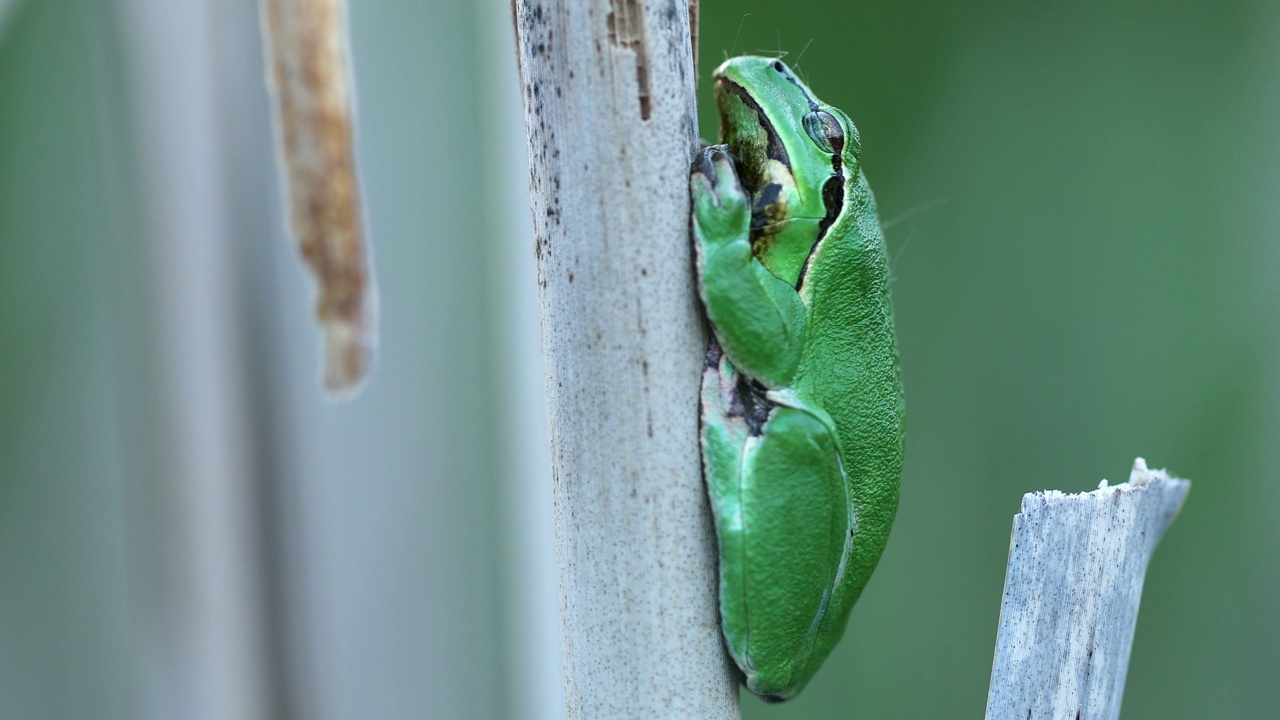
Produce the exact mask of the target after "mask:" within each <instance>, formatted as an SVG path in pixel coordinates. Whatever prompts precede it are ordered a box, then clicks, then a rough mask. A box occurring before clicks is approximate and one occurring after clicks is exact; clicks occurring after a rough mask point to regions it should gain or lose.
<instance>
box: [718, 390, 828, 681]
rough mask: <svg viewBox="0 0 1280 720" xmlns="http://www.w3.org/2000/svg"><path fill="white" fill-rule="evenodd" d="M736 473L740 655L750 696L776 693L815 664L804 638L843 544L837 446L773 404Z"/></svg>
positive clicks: (817, 427) (813, 421)
mask: <svg viewBox="0 0 1280 720" xmlns="http://www.w3.org/2000/svg"><path fill="white" fill-rule="evenodd" d="M742 475H743V477H742V490H741V508H742V510H741V514H742V525H743V543H742V547H741V559H740V562H741V563H742V566H743V573H742V578H743V580H742V585H741V590H740V592H741V593H742V598H743V600H742V602H743V605H744V607H745V615H746V618H747V619H746V624H747V636H748V637H747V655H748V658H749V662H750V664H751V665H752V666H753V668H754V669H755V674H756V675H757V678H756V679H755V680H756V684H757V685H758V686H759V688H760V689H759V690H757V691H758V692H759V691H763V692H765V693H770V692H783V691H785V690H786V688H787V687H789V686H791V685H793V684H794V683H795V682H801V683H803V682H804V680H807V679H808V675H809V674H811V673H812V671H813V669H814V668H815V667H816V666H815V665H814V664H813V662H812V661H813V660H814V659H815V658H812V657H811V654H812V651H813V639H814V638H813V634H814V632H815V631H816V630H817V626H818V623H819V621H820V620H821V619H822V615H823V613H825V611H826V607H827V602H828V601H829V599H830V591H831V587H832V584H833V582H834V580H835V575H836V573H837V572H838V571H839V568H840V564H841V560H842V555H843V553H844V552H845V549H846V547H847V546H848V545H847V535H848V533H849V531H850V530H849V528H850V509H849V499H848V492H847V490H846V485H845V480H844V473H843V470H842V469H841V464H840V456H839V444H838V442H837V440H836V438H835V437H834V435H832V433H831V431H830V428H829V427H828V426H827V425H826V424H824V423H822V422H821V421H819V420H818V418H817V417H815V416H814V415H812V414H810V413H808V412H806V411H804V410H799V409H795V408H791V407H777V408H775V409H774V410H773V412H772V413H771V416H770V418H769V421H768V422H767V423H766V424H765V426H764V428H763V432H762V434H761V435H759V436H757V437H754V438H751V439H749V440H748V442H747V444H746V452H745V453H744V463H743V473H742ZM816 660H818V661H821V658H816Z"/></svg>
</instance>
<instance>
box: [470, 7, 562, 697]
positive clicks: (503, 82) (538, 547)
mask: <svg viewBox="0 0 1280 720" xmlns="http://www.w3.org/2000/svg"><path fill="white" fill-rule="evenodd" d="M479 12H480V14H481V18H480V20H481V22H480V23H479V33H480V42H479V43H478V45H477V49H478V50H479V53H478V56H477V60H478V62H479V63H481V67H482V70H481V71H482V72H483V73H484V76H483V79H484V80H485V82H484V83H483V84H484V86H486V87H487V88H489V92H488V93H487V94H486V97H485V99H486V100H487V101H488V103H489V105H490V106H489V108H488V111H487V112H484V113H481V117H482V118H484V120H485V122H486V123H487V124H488V127H486V128H485V129H484V132H483V137H486V138H488V143H487V144H486V145H487V150H488V156H487V158H486V160H487V162H486V164H485V168H484V171H485V173H486V178H485V185H486V187H490V188H493V189H494V192H493V195H494V196H495V197H497V198H500V199H499V200H498V202H496V203H494V210H495V212H494V213H493V214H492V215H490V216H489V217H488V218H487V219H488V222H490V223H492V225H493V227H492V228H491V232H490V233H489V234H490V235H491V236H492V237H493V238H494V239H495V241H494V242H493V243H492V248H493V249H492V256H491V257H490V259H489V263H488V264H489V267H490V268H491V272H492V273H494V276H493V277H492V278H491V282H490V284H489V285H490V287H492V288H494V292H495V294H496V295H497V297H496V299H495V302H494V307H495V310H496V313H495V314H496V315H497V318H496V320H497V322H496V323H495V328H496V332H495V333H494V337H495V342H494V347H493V355H494V357H495V358H497V362H499V363H501V365H500V367H498V368H496V370H497V371H498V372H497V383H498V384H499V385H500V386H501V387H500V388H499V389H498V392H497V393H495V395H496V398H497V401H498V403H500V406H499V407H497V408H496V410H497V412H495V413H494V417H496V418H501V419H502V421H503V427H502V428H501V429H500V432H501V433H502V435H503V436H504V437H506V438H509V439H510V442H506V443H502V450H503V458H502V460H503V465H502V470H501V472H502V480H503V482H504V485H505V492H504V493H503V497H504V498H505V501H504V503H503V507H504V510H505V512H504V517H503V523H502V525H503V527H504V528H506V532H505V535H504V537H503V538H502V541H503V542H502V547H503V548H504V550H505V552H504V554H503V557H504V562H503V567H502V578H503V582H504V590H505V592H504V593H503V594H504V595H505V597H506V607H505V608H503V609H504V611H505V617H506V627H505V628H504V630H505V631H504V632H503V637H504V641H505V648H504V650H505V652H504V658H505V660H506V673H507V676H508V677H509V678H510V682H511V692H510V695H509V703H508V706H507V714H508V716H509V717H512V718H528V720H556V719H557V718H563V717H564V714H565V707H564V664H563V662H562V658H561V653H562V650H561V642H560V606H559V603H558V600H557V591H556V559H555V558H556V551H555V518H554V516H553V515H552V512H551V511H552V504H551V453H550V451H549V450H548V448H547V405H546V390H545V388H544V387H543V378H544V376H545V375H544V372H543V364H542V356H541V349H540V347H539V344H540V340H539V337H538V293H537V287H538V285H537V273H536V268H535V267H534V257H533V252H532V249H533V226H532V223H531V220H530V218H529V211H528V209H527V208H528V207H529V177H528V175H527V174H526V173H525V167H524V163H522V162H513V159H523V156H524V154H525V140H524V125H523V123H522V122H521V111H520V85H519V82H518V80H519V75H518V72H517V68H516V58H515V55H514V53H513V52H512V51H513V48H512V45H511V3H510V1H509V0H485V2H484V3H483V4H482V7H481V8H480V10H479Z"/></svg>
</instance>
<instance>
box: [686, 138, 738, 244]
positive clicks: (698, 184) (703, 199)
mask: <svg viewBox="0 0 1280 720" xmlns="http://www.w3.org/2000/svg"><path fill="white" fill-rule="evenodd" d="M689 187H690V189H691V191H692V193H693V225H694V233H695V235H696V236H697V239H698V244H699V246H700V249H702V250H703V251H704V252H705V251H708V250H712V249H713V248H719V247H721V246H723V245H724V244H725V243H729V242H733V241H734V240H739V239H745V238H746V237H747V234H748V226H749V224H750V222H751V210H750V207H751V206H750V201H749V199H748V197H747V193H746V192H745V191H744V190H743V189H742V184H741V183H739V182H738V172H737V170H735V169H734V166H733V159H732V158H731V157H730V156H729V150H728V147H727V146H725V145H711V146H708V147H705V148H703V149H702V152H701V153H699V155H698V158H697V160H695V161H694V163H693V173H692V175H691V177H690V178H689Z"/></svg>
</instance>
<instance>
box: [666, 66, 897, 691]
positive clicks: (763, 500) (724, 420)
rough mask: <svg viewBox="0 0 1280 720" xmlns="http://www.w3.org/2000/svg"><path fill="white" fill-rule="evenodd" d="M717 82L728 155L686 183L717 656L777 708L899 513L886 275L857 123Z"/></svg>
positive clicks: (813, 666)
mask: <svg viewBox="0 0 1280 720" xmlns="http://www.w3.org/2000/svg"><path fill="white" fill-rule="evenodd" d="M715 81H716V101H717V105H718V106H719V109H720V116H721V140H722V142H723V143H725V144H724V145H718V146H713V147H709V148H707V149H706V150H704V151H703V154H702V157H701V158H700V159H699V162H698V163H697V164H695V167H694V171H693V174H692V176H691V181H690V185H691V189H692V194H693V205H694V210H693V229H694V235H695V239H696V246H697V248H696V249H697V257H698V281H699V291H700V294H701V296H702V301H703V304H704V306H705V307H706V309H707V315H708V317H709V319H710V320H711V325H712V328H713V330H714V333H715V339H714V340H713V341H712V344H711V348H710V349H709V350H708V352H707V368H706V371H705V372H704V374H703V386H702V448H703V466H704V472H705V475H706V480H707V487H708V493H709V496H710V499H711V506H712V511H713V513H714V516H715V525H716V533H717V536H718V538H719V542H720V614H721V622H722V626H723V629H724V637H725V642H726V644H727V646H728V648H729V652H730V654H731V655H732V656H733V658H734V660H735V661H736V662H737V664H738V667H739V668H741V669H742V672H743V674H744V675H745V683H746V686H747V688H748V689H749V690H751V691H752V692H754V693H757V694H759V695H762V696H764V697H766V698H768V699H773V700H785V699H787V698H790V697H793V696H794V695H795V694H796V693H798V692H799V691H800V690H801V688H803V687H804V685H805V684H806V683H807V682H808V681H809V680H810V678H812V677H813V675H814V673H815V672H817V669H818V667H819V666H820V665H821V664H822V661H823V660H825V659H826V657H827V655H828V654H830V652H831V649H832V648H833V647H834V646H835V644H836V642H837V641H838V640H839V639H840V636H841V635H842V634H843V633H844V628H845V625H846V624H847V622H848V619H849V610H850V609H851V608H852V606H853V604H854V602H855V601H856V600H857V599H858V596H859V595H860V594H861V593H862V589H863V587H864V586H865V585H866V583H867V580H868V578H870V576H871V573H872V571H873V570H874V569H875V566H876V563H877V562H878V561H879V559H880V554H881V553H882V552H883V550H884V546H885V542H886V541H887V539H888V536H889V528H890V526H891V525H892V523H893V517H894V513H895V512H896V510H897V506H898V481H899V478H900V476H901V471H902V447H903V401H902V386H901V382H900V378H899V373H898V354H897V346H896V342H895V339H894V332H893V316H892V312H891V309H890V303H889V273H888V262H887V257H886V252H885V244H884V235H883V233H882V231H881V228H880V220H879V217H878V215H877V214H876V207H875V200H874V198H873V197H872V195H871V188H870V186H868V185H867V180H866V177H865V176H864V175H863V173H862V167H861V164H860V162H859V158H858V153H859V141H858V135H857V130H856V129H855V128H854V126H853V123H852V122H850V121H849V119H848V117H847V116H846V115H845V114H844V113H843V112H841V111H840V110H837V109H836V108H833V107H831V106H829V105H826V104H824V103H822V102H821V101H819V100H818V99H817V98H815V97H814V96H813V93H812V92H810V91H809V89H808V88H807V87H806V86H805V85H804V84H803V83H801V82H800V81H799V80H798V79H797V78H796V77H795V76H794V75H793V74H792V73H791V71H790V70H789V69H788V68H787V67H786V66H785V65H783V64H782V63H781V62H779V61H776V60H773V59H771V58H760V57H739V58H734V59H732V60H729V61H727V62H725V64H724V65H722V66H720V68H719V69H718V70H716V73H715Z"/></svg>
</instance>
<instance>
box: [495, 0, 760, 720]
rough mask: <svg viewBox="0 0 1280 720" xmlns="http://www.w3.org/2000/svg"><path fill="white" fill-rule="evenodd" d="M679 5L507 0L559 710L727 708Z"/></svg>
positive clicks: (689, 89) (732, 696) (693, 712)
mask: <svg viewBox="0 0 1280 720" xmlns="http://www.w3.org/2000/svg"><path fill="white" fill-rule="evenodd" d="M688 22H689V13H688V7H687V3H686V2H683V1H680V0H677V1H676V2H664V3H645V2H639V1H638V0H612V1H610V0H585V1H584V0H578V1H571V0H539V1H534V0H517V3H516V32H517V36H518V41H519V57H520V64H521V81H522V83H523V92H524V102H525V115H526V126H527V130H528V136H529V158H530V164H531V182H532V190H533V218H534V234H535V243H536V246H535V248H534V250H535V252H536V255H537V257H538V284H539V288H540V290H541V301H542V340H543V352H544V355H545V359H546V372H547V402H548V413H549V415H550V426H551V451H552V467H553V474H554V487H555V491H554V492H555V503H556V531H557V533H556V535H557V550H558V557H559V564H560V592H561V606H562V611H563V621H564V641H565V676H566V694H567V700H568V711H569V717H571V718H609V717H698V718H729V717H736V715H737V692H736V687H735V683H734V679H733V676H732V674H731V672H730V669H729V665H728V663H727V661H726V659H725V656H724V652H723V648H722V643H721V640H720V629H719V623H718V621H717V606H716V560H715V538H714V534H713V530H712V526H711V522H710V516H709V510H708V508H707V502H706V499H705V491H704V489H703V484H702V473H701V469H700V464H699V451H698V409H697V408H698V378H699V374H700V371H701V369H702V358H703V351H704V348H705V341H706V339H705V336H704V334H703V330H702V326H701V323H700V320H699V310H698V306H697V301H696V296H695V293H694V278H693V260H692V258H691V251H690V242H689V237H688V233H689V230H688V227H689V190H688V175H689V164H690V161H691V158H692V153H693V150H694V145H695V133H694V99H693V79H694V73H693V69H692V55H691V48H690V39H689V26H688Z"/></svg>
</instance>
